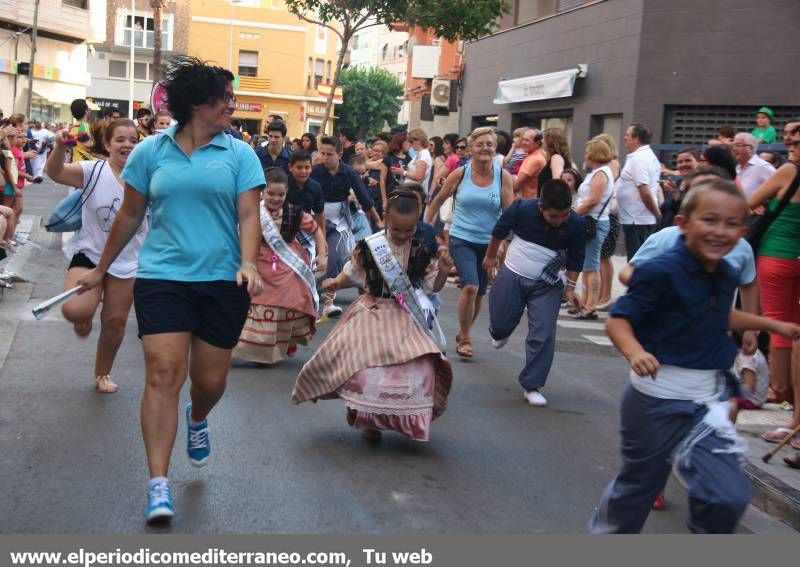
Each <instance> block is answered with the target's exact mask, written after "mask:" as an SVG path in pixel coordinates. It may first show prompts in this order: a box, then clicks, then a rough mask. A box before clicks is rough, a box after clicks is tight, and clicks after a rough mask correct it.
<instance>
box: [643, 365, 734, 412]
mask: <svg viewBox="0 0 800 567" xmlns="http://www.w3.org/2000/svg"><path fill="white" fill-rule="evenodd" d="M720 374H721V372H720V371H719V370H695V369H693V368H683V367H682V366H672V365H670V364H664V365H663V366H662V367H661V368H660V369H659V371H658V374H657V375H656V379H655V380H653V379H652V378H651V377H650V376H645V377H644V378H642V377H641V376H638V375H637V374H636V373H635V372H634V371H633V370H631V375H630V377H631V385H632V386H633V387H634V388H635V389H636V390H638V391H639V392H641V393H642V394H645V395H647V396H652V397H654V398H662V399H665V400H690V401H693V402H696V403H698V404H704V403H706V402H709V401H711V400H714V399H716V397H717V390H718V388H717V385H718V378H719V375H720Z"/></svg>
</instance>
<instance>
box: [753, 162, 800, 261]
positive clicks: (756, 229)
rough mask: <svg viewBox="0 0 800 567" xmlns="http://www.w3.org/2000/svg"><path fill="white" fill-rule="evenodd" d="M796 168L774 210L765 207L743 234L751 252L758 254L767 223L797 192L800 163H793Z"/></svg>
mask: <svg viewBox="0 0 800 567" xmlns="http://www.w3.org/2000/svg"><path fill="white" fill-rule="evenodd" d="M795 167H796V168H797V173H796V174H795V176H794V180H793V181H792V184H791V185H790V186H789V189H788V190H787V191H786V193H784V194H783V197H782V198H781V202H780V203H778V206H777V207H775V210H774V211H770V210H769V209H767V210H766V211H765V212H764V214H763V215H761V216H760V217H758V219H756V220H755V221H754V222H753V223H752V224H751V225H750V226H749V227H748V229H747V234H746V235H745V237H744V238H745V240H747V242H748V243H749V244H750V246H751V247H752V248H753V253H754V254H756V255H758V246H759V244H760V243H761V239H762V238H763V237H764V235H765V234H766V232H767V229H768V228H769V225H771V224H772V221H774V220H775V219H776V218H778V216H779V215H780V214H781V213H782V212H783V209H785V208H786V207H787V206H789V201H791V200H792V197H794V195H795V193H797V188H798V187H800V165H797V164H795Z"/></svg>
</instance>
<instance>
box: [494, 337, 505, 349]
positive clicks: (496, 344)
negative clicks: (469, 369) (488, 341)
mask: <svg viewBox="0 0 800 567" xmlns="http://www.w3.org/2000/svg"><path fill="white" fill-rule="evenodd" d="M507 342H508V337H506V338H504V339H500V340H499V341H498V340H497V339H492V347H493V348H503V347H504V346H506V343H507Z"/></svg>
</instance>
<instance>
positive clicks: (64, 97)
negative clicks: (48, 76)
mask: <svg viewBox="0 0 800 567" xmlns="http://www.w3.org/2000/svg"><path fill="white" fill-rule="evenodd" d="M26 90H27V89H26ZM33 98H38V99H40V100H43V101H46V102H48V103H50V104H62V105H69V104H70V103H71V102H72V101H73V100H75V99H76V98H86V87H84V86H81V85H72V84H69V83H60V82H56V81H38V80H34V83H33Z"/></svg>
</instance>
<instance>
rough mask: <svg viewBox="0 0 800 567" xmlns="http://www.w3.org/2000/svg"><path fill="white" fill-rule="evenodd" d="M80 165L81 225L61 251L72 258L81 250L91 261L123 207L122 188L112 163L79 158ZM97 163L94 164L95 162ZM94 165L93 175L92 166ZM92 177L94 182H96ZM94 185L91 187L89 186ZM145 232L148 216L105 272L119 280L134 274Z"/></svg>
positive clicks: (95, 257) (95, 258) (123, 191)
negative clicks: (81, 174) (81, 181)
mask: <svg viewBox="0 0 800 567" xmlns="http://www.w3.org/2000/svg"><path fill="white" fill-rule="evenodd" d="M78 163H80V165H81V167H82V168H83V187H82V190H83V191H84V193H83V197H82V199H83V208H82V209H81V223H82V225H81V228H80V229H79V230H78V231H77V232H76V233H75V235H74V236H73V237H72V240H70V241H69V242H68V243H67V245H66V246H65V247H64V254H66V256H67V258H72V256H74V255H75V254H77V253H79V252H83V254H84V255H85V256H86V257H87V258H89V260H91V261H92V262H93V263H94V264H97V263H98V262H99V261H100V256H101V254H102V253H103V248H104V247H105V245H106V241H107V240H108V234H109V232H110V231H111V225H112V224H113V223H114V219H115V218H116V217H117V213H119V210H120V207H121V206H122V199H123V197H124V196H125V189H124V188H123V186H122V185H121V184H120V182H119V181H118V180H117V178H116V177H114V172H113V171H112V170H111V166H110V165H109V164H108V162H105V161H102V160H100V161H81V162H78ZM95 164H96V165H95ZM93 168H94V177H93V178H92V179H90V176H92V169H93ZM95 180H96V181H97V184H95ZM93 187H94V189H92V188H93ZM146 235H147V218H145V219H144V220H143V221H142V224H141V226H140V227H139V228H138V230H137V231H136V234H134V235H133V238H131V240H130V242H128V244H127V245H126V246H125V248H123V249H122V252H120V254H119V256H117V259H116V260H114V263H113V264H111V266H110V267H109V268H108V273H109V274H111V275H112V276H114V277H117V278H121V279H129V278H132V277H135V276H136V270H137V269H138V268H139V250H140V249H141V248H142V243H143V242H144V237H145V236H146Z"/></svg>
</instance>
